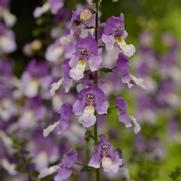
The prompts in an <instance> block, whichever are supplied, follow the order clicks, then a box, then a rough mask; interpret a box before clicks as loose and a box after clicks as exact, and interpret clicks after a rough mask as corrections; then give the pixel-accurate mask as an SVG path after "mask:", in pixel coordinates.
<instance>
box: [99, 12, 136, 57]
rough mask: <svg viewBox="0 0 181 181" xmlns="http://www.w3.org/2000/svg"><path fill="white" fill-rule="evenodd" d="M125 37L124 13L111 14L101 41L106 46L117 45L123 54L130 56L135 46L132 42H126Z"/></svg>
mask: <svg viewBox="0 0 181 181" xmlns="http://www.w3.org/2000/svg"><path fill="white" fill-rule="evenodd" d="M126 37H127V32H126V30H125V28H124V15H123V14H121V15H120V16H119V17H115V16H111V17H110V18H108V20H107V22H106V23H105V26H104V32H103V35H102V41H103V42H104V43H105V45H106V48H107V49H109V47H113V46H115V47H118V48H119V49H120V50H121V52H122V53H123V54H124V55H126V56H128V57H131V56H132V55H133V54H134V53H135V47H134V46H133V45H132V44H126V41H125V39H126Z"/></svg>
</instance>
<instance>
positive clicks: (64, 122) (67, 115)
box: [43, 103, 73, 137]
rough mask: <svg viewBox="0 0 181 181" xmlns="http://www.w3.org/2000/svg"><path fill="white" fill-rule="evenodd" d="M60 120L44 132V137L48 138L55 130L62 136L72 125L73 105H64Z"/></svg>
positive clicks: (61, 109)
mask: <svg viewBox="0 0 181 181" xmlns="http://www.w3.org/2000/svg"><path fill="white" fill-rule="evenodd" d="M59 114H60V118H59V120H58V121H57V122H55V123H54V124H53V125H50V126H48V127H47V128H46V129H44V131H43V135H44V136H45V137H47V136H48V135H49V134H50V133H51V132H52V131H53V130H55V129H57V131H58V133H59V134H62V133H63V132H64V131H65V130H66V129H67V128H68V126H69V125H70V121H71V118H72V114H73V112H72V105H71V104H68V103H64V104H63V105H62V106H61V108H60V112H59Z"/></svg>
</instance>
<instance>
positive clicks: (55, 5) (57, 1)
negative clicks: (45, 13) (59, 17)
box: [48, 0, 64, 14]
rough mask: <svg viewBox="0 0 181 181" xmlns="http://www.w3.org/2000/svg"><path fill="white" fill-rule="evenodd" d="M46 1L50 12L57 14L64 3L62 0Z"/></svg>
mask: <svg viewBox="0 0 181 181" xmlns="http://www.w3.org/2000/svg"><path fill="white" fill-rule="evenodd" d="M48 3H49V6H50V11H51V13H52V14H57V13H58V11H59V10H60V9H61V8H62V7H63V5H64V1H63V0H48Z"/></svg>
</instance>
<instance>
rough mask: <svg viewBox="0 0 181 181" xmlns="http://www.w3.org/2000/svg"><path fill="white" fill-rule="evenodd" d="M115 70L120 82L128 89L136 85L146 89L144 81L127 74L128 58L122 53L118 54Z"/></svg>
mask: <svg viewBox="0 0 181 181" xmlns="http://www.w3.org/2000/svg"><path fill="white" fill-rule="evenodd" d="M117 69H118V72H119V74H120V76H121V80H122V82H123V83H125V84H126V85H127V86H128V87H129V88H131V87H133V86H134V85H135V84H136V85H138V86H139V87H141V88H143V89H146V86H145V83H144V79H142V78H137V77H135V76H134V75H132V74H130V73H129V60H128V57H127V56H126V55H124V54H123V53H120V54H119V57H118V60H117Z"/></svg>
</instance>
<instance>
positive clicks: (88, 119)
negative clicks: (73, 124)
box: [73, 86, 109, 128]
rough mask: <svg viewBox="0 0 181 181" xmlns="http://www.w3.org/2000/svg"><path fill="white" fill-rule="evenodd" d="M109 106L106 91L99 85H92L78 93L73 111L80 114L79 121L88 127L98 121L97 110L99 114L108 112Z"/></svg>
mask: <svg viewBox="0 0 181 181" xmlns="http://www.w3.org/2000/svg"><path fill="white" fill-rule="evenodd" d="M108 106H109V103H108V100H107V98H106V96H105V94H104V92H103V91H102V90H101V89H100V88H99V87H96V86H91V87H88V88H85V89H82V90H81V91H80V92H79V93H78V95H77V99H76V101H75V103H74V105H73V111H74V113H75V115H77V116H79V122H80V123H81V124H82V125H83V126H84V127H86V128H88V127H90V126H93V125H94V124H95V122H96V116H95V111H96V112H97V113H98V114H106V113H107V109H108Z"/></svg>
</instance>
